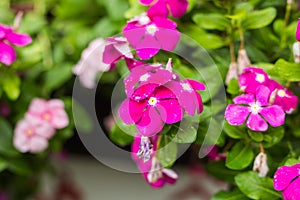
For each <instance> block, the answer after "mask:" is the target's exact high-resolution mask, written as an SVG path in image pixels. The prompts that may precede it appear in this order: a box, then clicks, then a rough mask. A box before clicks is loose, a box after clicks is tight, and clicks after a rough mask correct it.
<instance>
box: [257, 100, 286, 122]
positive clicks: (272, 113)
mask: <svg viewBox="0 0 300 200" xmlns="http://www.w3.org/2000/svg"><path fill="white" fill-rule="evenodd" d="M260 114H261V115H262V116H263V117H264V118H265V119H266V120H267V122H269V124H270V125H271V126H274V127H277V126H281V125H282V124H284V119H285V113H284V111H283V110H282V108H281V107H280V106H277V105H273V106H270V107H267V108H263V109H262V110H261V111H260Z"/></svg>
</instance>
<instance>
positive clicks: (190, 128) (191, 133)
mask: <svg viewBox="0 0 300 200" xmlns="http://www.w3.org/2000/svg"><path fill="white" fill-rule="evenodd" d="M194 120H195V119H194ZM194 123H195V122H194V121H193V119H192V117H186V118H184V119H183V120H182V121H181V122H180V124H179V125H174V126H176V128H175V131H173V134H175V136H174V137H173V142H176V143H192V142H194V141H195V139H196V137H197V129H196V128H195V126H194Z"/></svg>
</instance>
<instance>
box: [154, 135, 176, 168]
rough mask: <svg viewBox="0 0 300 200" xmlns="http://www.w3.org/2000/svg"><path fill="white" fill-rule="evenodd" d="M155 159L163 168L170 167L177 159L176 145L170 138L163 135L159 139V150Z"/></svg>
mask: <svg viewBox="0 0 300 200" xmlns="http://www.w3.org/2000/svg"><path fill="white" fill-rule="evenodd" d="M157 158H158V160H159V161H160V164H161V165H162V166H163V167H171V166H172V165H173V164H174V162H175V161H176V159H177V145H176V143H174V142H173V141H172V138H171V137H169V136H167V135H163V136H161V137H160V138H159V149H158V150H157Z"/></svg>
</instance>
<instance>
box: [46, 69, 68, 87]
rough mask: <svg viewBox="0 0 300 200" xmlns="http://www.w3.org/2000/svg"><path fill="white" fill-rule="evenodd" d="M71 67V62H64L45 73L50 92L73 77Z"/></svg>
mask: <svg viewBox="0 0 300 200" xmlns="http://www.w3.org/2000/svg"><path fill="white" fill-rule="evenodd" d="M71 69H72V65H71V64H64V65H61V66H57V67H55V68H53V69H50V70H49V71H47V72H46V74H45V89H46V90H47V91H49V92H50V91H52V90H54V89H57V88H59V87H61V86H62V85H63V84H64V83H65V82H66V81H68V80H69V79H70V78H71V77H72V70H71Z"/></svg>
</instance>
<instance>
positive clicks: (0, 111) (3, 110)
mask: <svg viewBox="0 0 300 200" xmlns="http://www.w3.org/2000/svg"><path fill="white" fill-rule="evenodd" d="M9 114H10V108H9V106H8V105H7V104H6V103H5V102H4V101H0V115H2V116H3V117H8V116H9Z"/></svg>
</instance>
